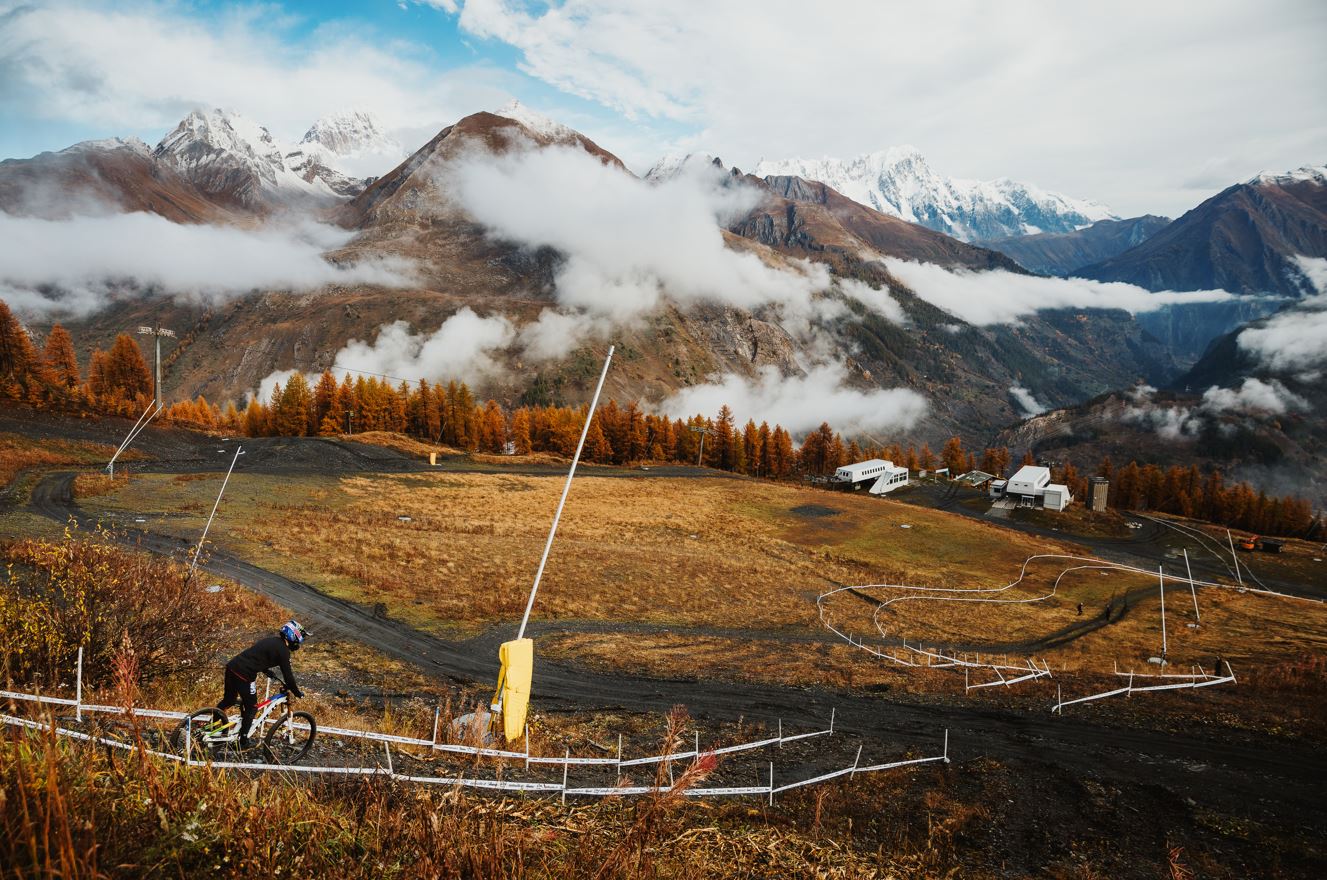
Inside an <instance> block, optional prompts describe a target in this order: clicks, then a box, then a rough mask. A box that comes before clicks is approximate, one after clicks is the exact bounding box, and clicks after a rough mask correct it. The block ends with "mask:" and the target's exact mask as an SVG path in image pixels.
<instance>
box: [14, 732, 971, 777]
mask: <svg viewBox="0 0 1327 880" xmlns="http://www.w3.org/2000/svg"><path fill="white" fill-rule="evenodd" d="M0 723H4V724H7V725H10V726H14V727H22V728H27V729H30V730H43V731H54V732H55V733H56V735H58V736H63V737H68V738H70V739H76V740H81V741H84V742H95V743H100V744H102V745H106V746H111V747H114V748H117V749H125V750H134V751H137V750H139V749H141V750H142V751H143V752H144V753H146V754H149V755H153V756H155V757H159V758H165V759H167V760H169V761H175V762H177V763H184V764H186V765H187V766H189V767H210V768H212V769H215V770H251V771H257V772H262V773H303V774H307V775H341V776H387V777H390V778H392V779H396V780H400V781H402V782H414V783H420V784H426V785H452V786H463V787H467V788H479V789H487V790H494V791H520V792H545V793H560V794H562V796H563V797H564V798H565V797H566V796H567V795H572V796H577V795H580V796H584V797H634V796H640V795H645V794H661V793H664V792H668V791H671V790H672V788H671V787H669V786H623V785H616V786H600V787H578V788H571V787H569V786H567V785H566V783H565V782H563V783H556V782H527V781H522V780H507V779H478V778H467V777H446V776H413V775H410V774H406V773H397V772H395V771H394V770H392V769H391V768H390V767H305V766H302V765H298V764H294V765H288V764H255V763H249V762H243V761H189V760H187V759H186V758H183V757H181V756H179V755H173V754H170V753H169V752H159V751H155V750H153V749H146V748H142V747H141V746H140V745H137V744H130V743H124V742H121V741H119V740H113V739H108V738H106V737H101V736H95V735H93V734H88V733H83V732H81V731H77V730H69V729H67V728H63V727H57V726H55V725H52V724H47V723H45V722H42V721H33V720H31V719H27V718H18V717H15V716H13V715H4V714H0ZM774 742H778V740H777V739H775V740H764V741H762V743H763V744H765V745H769V744H771V743H774ZM946 742H947V736H946ZM747 745H750V744H747ZM731 748H734V747H730V749H731ZM516 754H517V757H524V755H521V754H520V753H516ZM677 754H681V755H684V756H686V755H694V753H677ZM702 754H705V753H702ZM708 754H714V753H713V752H711V753H708ZM665 757H668V756H665ZM590 760H595V761H596V762H598V761H601V760H602V759H590ZM948 760H949V758H948V746H947V745H946V755H944V756H940V757H934V758H917V759H913V760H909V761H895V762H892V763H889V764H876V765H874V766H871V767H857V766H856V765H854V766H852V767H847V768H845V769H843V770H835V771H833V772H831V773H825V774H822V775H820V776H816V777H813V778H811V779H804V780H801V781H798V782H793V783H789V784H787V785H783V786H780V787H778V788H775V787H774V786H773V784H772V783H771V784H770V785H765V786H726V787H714V788H688V789H683V790H680V791H679V792H678V793H679V794H681V795H683V796H686V797H742V796H750V795H761V796H767V797H770V798H773V796H774V795H775V794H777V793H779V792H781V791H788V790H789V789H793V788H800V787H802V786H807V785H814V784H817V783H820V782H825V781H827V780H830V779H835V778H838V777H840V776H845V775H848V774H856V773H872V772H875V771H879V770H889V769H892V768H895V767H902V766H906V765H909V764H925V763H928V762H931V761H945V762H946V763H947V762H948ZM563 763H564V765H565V764H567V763H570V761H568V760H567V759H563ZM613 763H616V761H614V762H613Z"/></svg>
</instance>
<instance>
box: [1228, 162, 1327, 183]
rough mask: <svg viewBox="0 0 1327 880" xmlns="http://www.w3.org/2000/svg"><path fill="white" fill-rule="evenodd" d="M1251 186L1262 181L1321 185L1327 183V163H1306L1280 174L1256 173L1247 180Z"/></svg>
mask: <svg viewBox="0 0 1327 880" xmlns="http://www.w3.org/2000/svg"><path fill="white" fill-rule="evenodd" d="M1246 182H1247V183H1248V184H1249V185H1250V186H1256V185H1258V184H1260V183H1275V184H1278V185H1284V184H1289V183H1306V182H1307V183H1316V184H1318V185H1319V186H1323V185H1324V184H1327V165H1304V166H1303V167H1300V168H1296V169H1295V170H1294V171H1285V172H1282V173H1280V174H1274V173H1271V172H1267V171H1264V172H1262V173H1261V174H1258V175H1255V176H1254V177H1251V178H1249V180H1248V181H1246Z"/></svg>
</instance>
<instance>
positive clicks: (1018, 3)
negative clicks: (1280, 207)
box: [0, 0, 1327, 216]
mask: <svg viewBox="0 0 1327 880" xmlns="http://www.w3.org/2000/svg"><path fill="white" fill-rule="evenodd" d="M810 10H811V7H810V6H808V5H807V4H805V3H803V2H792V0H726V2H724V3H717V4H716V3H713V2H711V0H672V2H669V3H657V2H651V0H547V2H545V0H414V2H411V0H407V2H397V0H363V2H348V0H333V2H312V0H276V2H270V3H264V4H247V3H245V4H235V3H219V2H199V0H195V2H170V0H163V2H139V3H113V2H105V0H32V2H26V0H0V156H9V157H22V156H28V155H32V154H33V153H36V152H39V151H41V150H47V149H60V148H62V147H65V146H67V145H69V144H70V143H73V142H75V141H77V140H81V139H86V138H92V137H105V136H109V135H129V134H136V135H138V136H139V137H141V138H143V139H144V140H145V141H148V142H149V143H155V142H156V141H157V140H159V139H160V138H161V136H162V135H163V134H165V133H166V132H167V131H168V130H169V129H170V128H171V127H173V125H174V124H175V123H176V122H177V121H178V120H179V119H180V118H182V117H183V116H184V115H185V114H186V113H187V112H188V111H189V109H192V108H194V107H198V106H209V105H210V106H222V107H226V108H228V109H233V110H237V111H239V112H241V113H244V114H245V115H246V116H249V117H250V118H252V119H254V120H256V121H258V122H260V123H262V124H264V125H266V126H267V127H268V128H269V129H270V130H271V131H272V132H273V134H274V135H276V136H277V137H278V138H279V139H285V140H291V139H296V138H298V137H299V135H300V134H301V133H302V132H303V131H304V129H305V128H307V126H308V125H309V124H310V123H311V122H312V121H313V120H314V119H316V118H317V117H318V116H320V115H322V114H324V113H326V112H329V111H331V110H335V109H341V108H344V107H355V108H362V109H370V110H373V111H374V112H376V113H377V114H378V115H379V116H380V117H382V118H383V120H384V122H385V123H386V124H387V126H388V127H389V128H390V129H391V130H392V131H393V132H394V133H395V134H396V135H397V138H398V140H399V141H400V142H401V143H402V144H403V145H404V146H406V147H414V146H417V145H419V144H421V143H423V141H424V140H426V139H427V138H428V137H430V136H431V135H432V134H433V133H435V132H436V131H437V130H438V129H439V128H441V127H442V126H444V125H447V124H449V123H451V122H454V121H455V120H456V119H457V118H459V117H460V116H463V115H465V114H468V113H471V112H474V111H476V110H480V109H495V108H496V107H498V106H500V105H501V104H503V103H505V102H506V101H507V100H509V99H510V98H512V97H516V98H519V99H520V100H521V101H522V102H523V103H525V104H527V105H529V106H531V107H533V108H535V109H537V110H539V111H542V112H544V113H546V114H548V115H550V116H553V117H555V118H557V119H559V120H560V121H562V122H565V123H566V124H569V125H571V126H573V127H575V128H577V129H579V130H581V131H583V132H585V133H586V134H587V135H589V136H590V137H592V138H594V139H595V140H596V141H598V142H599V143H600V144H601V145H603V146H604V147H606V148H607V149H609V150H611V151H613V152H615V153H617V154H618V155H619V156H621V157H622V158H623V159H624V160H625V161H626V162H627V163H628V165H630V166H631V167H633V168H634V169H636V170H644V168H646V167H648V165H649V164H650V162H652V161H653V160H654V159H655V158H657V157H658V156H660V155H662V154H664V153H666V152H679V151H681V152H685V151H689V150H699V151H705V152H709V153H713V154H717V155H719V156H721V157H723V158H724V159H725V160H727V161H728V162H730V163H736V164H737V165H739V166H740V167H744V168H749V167H750V166H751V165H752V164H754V163H755V162H756V161H758V160H759V159H761V158H770V159H779V158H788V157H792V156H808V157H820V156H827V155H828V156H840V157H844V156H854V155H860V154H862V153H865V152H869V151H873V150H879V149H883V148H886V147H889V146H892V145H899V144H913V145H915V146H917V147H918V148H919V149H920V150H921V151H922V152H923V153H924V154H925V155H926V156H927V158H928V159H929V160H930V162H931V164H932V166H933V167H934V168H935V169H936V170H937V171H939V172H941V173H943V174H946V175H950V176H954V177H968V178H979V179H990V178H995V177H1000V176H1009V177H1013V178H1015V179H1020V180H1025V181H1030V182H1032V183H1035V184H1038V185H1040V186H1042V187H1044V188H1046V189H1051V190H1056V191H1060V192H1065V193H1067V194H1069V195H1072V196H1077V197H1081V198H1090V199H1095V200H1098V201H1101V202H1104V203H1106V204H1108V205H1110V206H1111V207H1112V208H1114V209H1115V210H1116V211H1117V212H1118V213H1120V214H1123V215H1126V216H1128V215H1133V214H1140V213H1144V212H1153V213H1166V214H1170V215H1171V216H1175V215H1177V214H1178V213H1180V212H1182V211H1183V210H1186V209H1187V208H1189V207H1192V206H1193V205H1195V204H1197V202H1199V201H1201V200H1202V198H1205V197H1206V196H1207V195H1210V194H1211V193H1213V192H1215V191H1217V190H1219V189H1221V188H1223V187H1224V186H1226V185H1229V184H1230V183H1234V182H1236V181H1239V180H1242V179H1246V178H1248V177H1250V176H1252V175H1253V174H1256V173H1258V172H1259V171H1272V172H1277V171H1285V170H1289V169H1292V168H1297V167H1300V166H1302V165H1306V164H1315V165H1321V164H1323V163H1325V162H1327V111H1324V109H1323V108H1325V107H1327V53H1323V52H1322V51H1321V46H1322V45H1324V44H1327V3H1321V2H1317V0H1266V2H1263V3H1259V4H1250V3H1247V2H1241V0H1208V2H1205V3H1203V4H1200V5H1195V4H1192V3H1181V2H1167V0H1119V2H1116V3H1111V4H1066V3H1058V2H1053V0H1005V2H1001V3H990V2H986V0H950V2H946V3H944V4H918V3H915V2H902V0H826V2H823V3H819V4H816V5H815V7H814V12H811V11H810Z"/></svg>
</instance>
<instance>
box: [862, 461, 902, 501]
mask: <svg viewBox="0 0 1327 880" xmlns="http://www.w3.org/2000/svg"><path fill="white" fill-rule="evenodd" d="M885 464H887V465H889V467H887V468H885V472H884V473H882V474H881V475H880V478H879V479H877V480H876V481H875V483H874V484H872V486H871V488H870V490H869V491H870V493H871V494H872V495H885V494H888V493H890V492H893V491H894V490H895V489H897V488H898V487H899V486H906V485H908V469H907V468H905V467H899V466H898V465H896V464H894V463H893V462H892V461H887V462H885Z"/></svg>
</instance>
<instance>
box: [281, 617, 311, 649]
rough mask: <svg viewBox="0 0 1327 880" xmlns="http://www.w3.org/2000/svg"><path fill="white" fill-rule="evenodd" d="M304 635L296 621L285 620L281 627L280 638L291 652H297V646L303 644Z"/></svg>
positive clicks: (302, 629)
mask: <svg viewBox="0 0 1327 880" xmlns="http://www.w3.org/2000/svg"><path fill="white" fill-rule="evenodd" d="M305 635H306V633H305V632H304V627H302V626H300V625H299V621H297V620H287V621H286V622H285V623H284V624H282V626H281V638H283V639H285V640H286V644H287V645H289V646H290V650H292V651H298V650H299V646H300V645H302V644H304V637H305Z"/></svg>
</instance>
